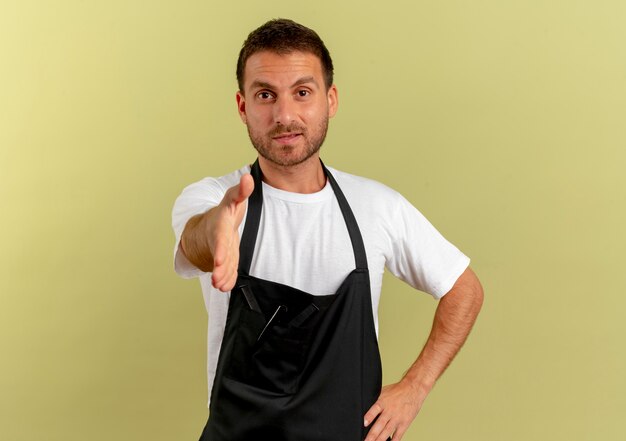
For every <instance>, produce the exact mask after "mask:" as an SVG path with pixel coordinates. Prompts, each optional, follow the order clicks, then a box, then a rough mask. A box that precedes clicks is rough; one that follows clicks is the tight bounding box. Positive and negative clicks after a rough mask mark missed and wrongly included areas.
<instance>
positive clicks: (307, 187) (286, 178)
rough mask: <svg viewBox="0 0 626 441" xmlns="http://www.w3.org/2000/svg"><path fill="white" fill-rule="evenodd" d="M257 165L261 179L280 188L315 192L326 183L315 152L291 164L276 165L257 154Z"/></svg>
mask: <svg viewBox="0 0 626 441" xmlns="http://www.w3.org/2000/svg"><path fill="white" fill-rule="evenodd" d="M259 165H260V166H261V170H263V181H264V182H265V183H266V184H268V185H270V186H272V187H274V188H278V189H280V190H284V191H289V192H292V193H317V192H318V191H320V190H322V188H324V186H325V185H326V175H325V174H324V170H323V169H322V164H321V163H320V158H319V155H317V154H316V155H313V156H311V157H310V158H309V159H307V160H306V161H304V162H302V163H300V164H298V165H293V166H281V165H277V164H274V163H272V162H270V161H268V160H267V159H265V158H263V157H262V156H259Z"/></svg>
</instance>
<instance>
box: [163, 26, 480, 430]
mask: <svg viewBox="0 0 626 441" xmlns="http://www.w3.org/2000/svg"><path fill="white" fill-rule="evenodd" d="M237 79H238V82H239V91H238V92H237V95H236V101H237V107H238V111H239V115H240V117H241V120H242V121H243V122H244V123H245V124H246V126H247V129H248V133H249V136H250V140H251V141H252V144H253V145H254V147H255V149H256V150H257V151H258V154H259V156H258V160H257V161H256V162H255V163H254V164H253V165H252V166H245V167H243V168H241V169H240V170H238V171H236V172H234V173H231V174H229V175H227V176H223V177H221V178H217V179H214V178H206V179H204V180H202V181H200V182H198V183H196V184H193V185H191V186H189V187H187V188H186V189H185V190H184V191H183V193H182V194H181V195H180V196H179V198H178V199H177V201H176V203H175V206H174V210H173V227H174V231H175V233H176V240H177V242H176V249H175V266H176V270H177V272H178V273H179V274H181V275H182V276H185V277H194V276H199V277H200V282H201V286H202V291H203V294H204V297H205V302H206V306H207V310H208V313H209V334H208V340H209V341H208V345H209V355H208V373H209V389H210V415H209V421H208V423H207V425H206V427H205V430H204V432H203V434H202V437H201V440H213V441H214V440H229V441H233V440H265V439H268V440H269V439H271V440H298V441H308V440H310V441H316V440H319V441H330V440H337V441H339V440H343V441H346V440H348V441H349V440H363V439H365V440H367V441H383V440H387V439H389V438H391V437H393V439H394V440H400V439H402V436H403V435H404V433H405V432H406V430H407V428H408V427H409V425H410V423H411V422H412V421H413V419H414V418H415V416H416V415H417V413H418V412H419V410H420V408H421V406H422V403H423V402H424V400H425V398H426V396H427V395H428V393H429V392H430V390H431V389H432V388H433V386H434V384H435V382H436V380H437V379H438V378H439V376H440V375H441V374H442V373H443V371H444V370H445V368H446V367H447V366H448V364H449V363H450V362H451V360H452V359H453V357H454V356H455V354H456V353H457V352H458V351H459V349H460V347H461V346H462V345H463V343H464V341H465V339H466V337H467V335H468V333H469V331H470V329H471V327H472V325H473V323H474V321H475V319H476V316H477V314H478V312H479V310H480V307H481V305H482V298H483V294H482V289H481V286H480V283H479V281H478V279H477V278H476V276H475V275H474V273H473V272H472V271H471V269H469V267H468V265H469V259H468V258H467V257H466V256H464V255H463V254H462V253H461V252H460V251H459V250H457V249H456V248H455V247H454V246H453V245H451V244H450V243H449V242H447V241H446V240H445V239H444V238H443V237H442V236H441V235H440V234H439V233H438V232H437V231H436V230H435V229H434V228H433V227H432V226H431V225H430V223H428V221H427V220H426V219H425V218H424V217H423V216H422V215H421V214H420V213H419V212H418V211H417V210H416V209H415V208H414V207H413V206H412V205H411V204H410V203H408V202H407V201H406V199H404V198H403V197H402V196H401V195H399V194H398V193H397V192H395V191H393V190H391V189H389V188H387V187H385V186H383V185H382V184H379V183H376V182H374V181H371V180H368V179H365V178H360V177H357V176H353V175H349V174H347V173H342V172H340V171H338V170H335V169H332V168H326V167H325V166H324V165H323V164H322V163H321V161H320V158H319V150H320V147H321V145H322V143H323V141H324V138H325V136H326V132H327V127H328V120H329V118H332V117H333V116H334V114H335V112H336V111H337V107H338V97H337V88H336V86H335V85H334V84H333V66H332V61H331V57H330V55H329V53H328V51H327V49H326V47H325V46H324V44H323V42H322V41H321V39H320V38H319V37H318V35H317V34H316V33H315V32H314V31H312V30H310V29H308V28H306V27H304V26H302V25H299V24H297V23H294V22H293V21H290V20H283V19H280V20H272V21H270V22H268V23H266V24H264V25H263V26H261V27H260V28H258V29H257V30H255V31H253V32H252V33H251V34H250V35H249V36H248V39H247V40H246V41H245V42H244V45H243V47H242V49H241V52H240V54H239V60H238V64H237ZM385 267H387V268H388V269H389V270H390V271H391V272H392V273H393V274H395V275H396V276H398V277H400V278H401V279H403V280H404V281H406V282H407V283H409V284H410V285H412V286H413V287H415V288H417V289H419V290H422V291H425V292H427V293H430V294H431V295H433V296H434V297H435V298H437V299H440V300H439V305H438V307H437V311H436V314H435V319H434V323H433V328H432V331H431V334H430V336H429V338H428V341H427V343H426V345H425V346H424V348H423V350H422V352H421V353H420V355H419V357H418V358H417V360H416V361H415V363H413V365H412V366H411V367H410V368H409V370H408V371H407V372H406V374H405V375H404V377H403V378H402V379H401V380H400V381H399V382H398V383H395V384H391V385H388V386H386V387H384V388H381V384H380V382H381V368H380V356H379V354H378V346H377V341H376V339H377V314H376V312H377V309H378V303H379V297H380V290H381V284H382V275H383V271H384V268H385Z"/></svg>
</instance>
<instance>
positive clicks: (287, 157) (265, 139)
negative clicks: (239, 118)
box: [247, 117, 328, 167]
mask: <svg viewBox="0 0 626 441" xmlns="http://www.w3.org/2000/svg"><path fill="white" fill-rule="evenodd" d="M247 127H248V136H249V137H250V142H252V145H253V146H254V148H255V149H256V150H257V152H259V155H261V156H262V157H263V158H265V159H266V160H268V161H270V162H272V163H274V164H276V165H279V166H282V167H293V166H295V165H298V164H302V163H303V162H305V161H306V160H307V159H309V158H311V156H313V155H315V154H316V153H317V152H319V150H320V149H321V148H322V144H324V140H325V139H326V133H327V132H328V117H326V118H324V119H323V120H322V121H321V122H320V124H319V126H318V127H317V128H316V129H317V130H315V131H314V133H313V134H312V135H311V136H309V131H308V130H307V128H306V127H302V126H299V125H297V124H291V125H289V126H287V127H281V126H279V127H276V128H274V129H272V130H271V131H270V132H269V133H267V134H265V135H259V134H255V133H253V132H252V131H251V130H250V126H249V125H247ZM287 132H298V133H301V134H302V135H301V136H302V138H303V141H304V146H303V148H302V152H301V153H300V154H298V155H296V156H293V155H292V154H291V153H292V152H293V151H294V150H296V149H300V148H301V147H300V146H293V145H283V146H272V145H271V144H272V138H274V137H276V136H278V135H280V134H282V133H287Z"/></svg>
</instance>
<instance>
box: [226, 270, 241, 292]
mask: <svg viewBox="0 0 626 441" xmlns="http://www.w3.org/2000/svg"><path fill="white" fill-rule="evenodd" d="M237 277H238V274H237V271H233V272H232V273H231V275H230V277H229V278H228V280H227V281H226V283H224V286H223V289H222V291H223V292H227V291H230V290H232V289H233V287H234V286H235V283H237Z"/></svg>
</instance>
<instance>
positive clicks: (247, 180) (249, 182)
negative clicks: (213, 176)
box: [234, 174, 254, 203]
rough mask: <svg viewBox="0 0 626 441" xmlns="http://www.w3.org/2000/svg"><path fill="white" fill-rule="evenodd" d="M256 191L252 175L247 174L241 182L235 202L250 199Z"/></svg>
mask: <svg viewBox="0 0 626 441" xmlns="http://www.w3.org/2000/svg"><path fill="white" fill-rule="evenodd" d="M253 190H254V179H252V175H250V174H245V175H243V176H242V177H241V180H240V181H239V191H238V192H237V196H235V200H234V202H237V203H239V202H243V201H245V200H246V199H248V198H249V197H250V195H251V194H252V191H253Z"/></svg>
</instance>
